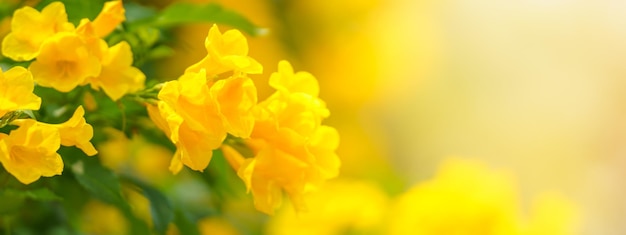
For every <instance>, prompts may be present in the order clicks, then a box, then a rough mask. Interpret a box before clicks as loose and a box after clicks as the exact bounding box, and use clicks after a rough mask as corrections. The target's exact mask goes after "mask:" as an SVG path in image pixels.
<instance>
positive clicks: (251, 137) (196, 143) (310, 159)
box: [148, 26, 339, 214]
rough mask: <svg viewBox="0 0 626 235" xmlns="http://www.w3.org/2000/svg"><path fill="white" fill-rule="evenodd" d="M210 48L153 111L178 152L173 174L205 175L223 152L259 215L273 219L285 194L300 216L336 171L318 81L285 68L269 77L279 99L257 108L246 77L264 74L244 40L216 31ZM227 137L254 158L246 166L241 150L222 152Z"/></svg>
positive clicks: (334, 137)
mask: <svg viewBox="0 0 626 235" xmlns="http://www.w3.org/2000/svg"><path fill="white" fill-rule="evenodd" d="M205 46H206V49H207V52H208V54H207V56H206V57H205V58H203V59H202V60H201V61H199V62H198V63H196V64H194V65H191V66H190V67H189V68H187V70H186V71H185V73H184V74H183V75H182V76H181V77H180V78H178V80H175V81H170V82H166V83H165V84H164V85H163V87H162V88H161V90H160V92H159V95H158V97H159V102H158V103H157V105H151V106H148V113H149V114H150V117H151V118H152V120H153V121H154V122H155V123H156V124H157V126H158V127H159V128H160V129H162V130H163V131H164V132H165V133H166V134H167V135H168V136H169V138H170V140H171V141H172V142H173V143H174V144H176V147H177V151H176V153H175V156H174V158H173V159H172V162H171V165H170V170H171V171H172V172H173V173H177V172H179V171H180V170H181V169H182V167H183V165H185V166H188V167H189V168H191V169H193V170H203V169H205V168H206V167H207V165H208V164H209V161H210V160H211V157H212V151H213V150H215V149H218V148H220V147H221V148H222V150H223V151H224V154H225V156H226V158H227V159H228V161H229V163H230V164H231V165H232V166H233V168H235V169H236V170H237V171H238V175H239V176H240V178H241V179H242V180H243V181H244V182H245V183H246V185H247V187H248V190H250V191H252V194H253V195H254V202H255V206H256V208H257V209H259V210H260V211H263V212H265V213H268V214H271V213H273V211H274V210H275V209H276V208H277V207H278V206H280V204H281V199H282V191H283V190H284V191H286V192H287V193H288V194H289V196H290V198H291V200H292V201H294V202H297V203H296V205H297V207H298V208H302V209H303V208H304V205H303V203H302V202H301V198H302V195H303V194H304V193H306V192H307V191H310V190H311V189H314V188H316V187H317V186H318V185H319V184H320V183H321V182H323V181H324V180H326V179H328V178H331V177H334V176H336V175H337V174H338V169H339V158H338V157H337V155H336V154H335V149H336V148H337V146H338V143H339V135H338V133H337V131H336V130H335V129H334V128H332V127H328V126H324V125H321V122H322V119H324V118H326V117H328V115H329V111H328V109H327V108H326V105H325V103H324V102H323V101H322V100H321V99H320V98H318V93H319V86H318V84H317V80H316V79H315V78H314V77H313V76H312V75H311V74H309V73H306V72H298V73H294V71H293V68H292V67H291V65H290V64H289V62H287V61H281V62H280V63H279V71H278V72H276V73H273V74H272V75H271V77H270V85H271V86H272V87H273V88H275V89H276V90H277V91H276V93H274V94H273V95H271V96H270V97H268V98H267V99H266V100H264V101H262V102H259V103H257V91H256V87H255V86H254V83H253V82H252V80H251V79H250V78H249V77H248V76H247V74H258V73H261V72H262V66H261V64H259V63H258V62H257V61H256V60H254V59H252V58H250V57H249V56H247V54H248V45H247V41H246V39H245V37H244V36H243V35H242V34H241V33H240V32H239V31H237V30H229V31H226V32H225V33H224V34H222V33H221V32H220V31H219V30H218V28H217V27H216V26H213V27H212V28H211V29H210V30H209V35H208V37H207V39H206V42H205ZM226 72H232V74H229V75H226V76H224V75H223V74H224V73H226ZM223 77H226V78H223ZM228 135H230V136H232V139H233V140H241V141H242V142H244V144H245V146H246V148H247V149H248V150H251V151H246V152H252V155H251V156H246V157H248V158H245V157H244V156H243V155H242V154H241V153H239V152H238V151H237V150H236V148H235V147H237V146H234V147H231V146H229V145H224V144H223V143H229V141H226V142H225V140H226V139H227V137H228Z"/></svg>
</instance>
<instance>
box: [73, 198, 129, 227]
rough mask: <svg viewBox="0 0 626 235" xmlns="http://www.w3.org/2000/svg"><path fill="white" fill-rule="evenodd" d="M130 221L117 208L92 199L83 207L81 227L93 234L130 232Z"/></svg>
mask: <svg viewBox="0 0 626 235" xmlns="http://www.w3.org/2000/svg"><path fill="white" fill-rule="evenodd" d="M128 227H129V225H128V221H127V220H126V218H125V217H124V215H123V214H122V212H121V211H120V210H119V209H118V208H117V207H114V206H112V205H109V204H105V203H103V202H100V201H96V200H91V201H89V202H87V204H86V205H85V206H84V207H83V211H82V217H81V224H80V229H81V231H82V232H84V233H87V234H93V235H123V234H128Z"/></svg>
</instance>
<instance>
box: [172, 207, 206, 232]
mask: <svg viewBox="0 0 626 235" xmlns="http://www.w3.org/2000/svg"><path fill="white" fill-rule="evenodd" d="M174 224H176V227H177V228H178V230H179V231H180V234H185V235H200V231H198V225H197V224H196V222H194V221H192V220H191V219H189V217H188V216H187V215H185V213H183V212H182V211H178V210H177V211H176V219H175V220H174Z"/></svg>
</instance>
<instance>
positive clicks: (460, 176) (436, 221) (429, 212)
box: [388, 159, 519, 235]
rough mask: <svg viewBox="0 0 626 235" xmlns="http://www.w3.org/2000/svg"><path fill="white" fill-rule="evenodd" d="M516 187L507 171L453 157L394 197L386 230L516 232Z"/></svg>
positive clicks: (417, 232) (395, 231) (462, 232)
mask: <svg viewBox="0 0 626 235" xmlns="http://www.w3.org/2000/svg"><path fill="white" fill-rule="evenodd" d="M516 188H517V187H515V182H514V181H513V180H512V179H511V177H510V176H509V175H508V174H505V173H503V172H497V171H492V170H490V169H488V168H487V167H486V166H484V165H481V164H480V163H476V162H471V161H463V160H456V159H451V160H449V161H447V162H445V163H444V164H443V165H442V166H441V168H440V169H439V172H438V173H437V176H436V177H435V179H432V180H429V181H426V182H422V183H420V184H418V185H416V186H415V187H413V188H412V189H410V190H409V191H408V192H406V193H405V194H404V195H402V196H401V197H400V198H399V199H398V201H397V202H396V204H395V205H394V207H393V208H392V209H391V211H390V213H389V214H390V216H391V217H390V218H389V231H388V234H416V235H420V234H433V235H434V234H476V235H478V234H481V235H489V234H503V235H504V234H507V235H508V234H517V232H518V231H519V224H518V222H519V219H518V211H517V206H518V204H517V203H518V200H517V197H516V195H517V191H516Z"/></svg>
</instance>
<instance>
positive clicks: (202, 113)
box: [148, 69, 256, 173]
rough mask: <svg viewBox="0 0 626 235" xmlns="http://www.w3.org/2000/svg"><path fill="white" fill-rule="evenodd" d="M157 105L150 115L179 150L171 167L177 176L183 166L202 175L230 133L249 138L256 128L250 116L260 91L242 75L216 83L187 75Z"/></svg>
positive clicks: (203, 76) (164, 89)
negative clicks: (213, 152)
mask: <svg viewBox="0 0 626 235" xmlns="http://www.w3.org/2000/svg"><path fill="white" fill-rule="evenodd" d="M159 99H160V101H159V103H158V105H157V106H156V107H155V106H149V107H148V113H149V114H150V117H151V118H152V120H153V121H154V122H155V123H156V124H157V126H158V127H159V128H160V129H162V130H163V131H164V132H165V133H166V134H167V135H168V137H169V138H170V140H171V141H172V142H173V143H174V144H176V146H177V151H176V153H175V154H174V158H173V159H172V162H171V166H170V170H171V171H172V172H174V173H178V172H179V171H180V170H181V169H182V167H183V165H186V166H188V167H189V168H191V169H193V170H198V171H202V170H204V169H205V168H206V167H207V165H208V164H209V162H210V160H211V156H212V151H213V150H214V149H217V148H218V147H219V146H220V145H221V143H222V142H223V141H224V139H225V138H226V134H227V133H229V132H230V133H232V134H235V135H238V136H242V137H248V136H249V135H250V132H251V130H252V125H253V124H254V123H253V121H252V116H251V114H250V113H251V112H250V111H251V110H252V108H253V107H254V105H255V104H256V88H255V86H254V84H253V83H252V82H251V81H250V80H249V78H247V77H243V75H239V76H233V77H230V78H227V79H224V80H219V81H217V82H215V83H213V82H210V81H207V78H206V73H205V71H204V69H202V70H200V72H199V73H194V72H187V73H185V74H184V75H183V76H181V77H180V78H179V79H178V80H175V81H170V82H167V83H165V84H164V86H163V87H162V89H161V91H160V92H159Z"/></svg>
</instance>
